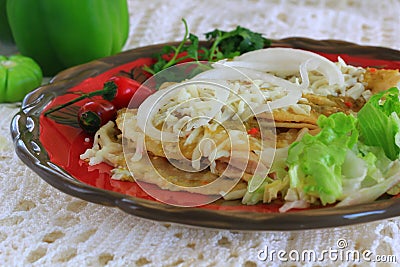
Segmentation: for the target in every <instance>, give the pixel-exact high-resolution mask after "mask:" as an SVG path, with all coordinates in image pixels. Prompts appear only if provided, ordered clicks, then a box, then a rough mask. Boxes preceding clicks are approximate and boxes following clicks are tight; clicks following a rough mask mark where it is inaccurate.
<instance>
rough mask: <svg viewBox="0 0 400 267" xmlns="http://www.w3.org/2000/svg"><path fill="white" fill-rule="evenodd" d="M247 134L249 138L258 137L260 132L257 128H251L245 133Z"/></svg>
mask: <svg viewBox="0 0 400 267" xmlns="http://www.w3.org/2000/svg"><path fill="white" fill-rule="evenodd" d="M247 133H248V134H249V135H251V136H254V137H256V136H258V135H259V134H260V130H259V129H258V128H255V127H254V128H251V129H250V130H248V131H247Z"/></svg>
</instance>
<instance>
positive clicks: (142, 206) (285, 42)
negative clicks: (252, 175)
mask: <svg viewBox="0 0 400 267" xmlns="http://www.w3.org/2000/svg"><path fill="white" fill-rule="evenodd" d="M164 45H166V44H160V45H153V46H147V47H142V48H137V49H133V50H130V51H126V52H123V53H120V54H118V55H115V56H111V57H107V58H103V59H99V60H96V61H93V62H90V63H87V64H84V65H80V66H77V67H74V68H70V69H67V70H65V71H63V72H61V73H59V74H58V75H57V76H56V77H54V79H52V80H51V82H50V83H49V84H47V85H45V86H43V87H40V88H38V89H37V90H35V91H33V92H32V93H30V94H29V95H27V96H26V98H25V99H24V101H23V103H22V108H21V111H20V112H18V114H16V115H15V117H14V119H13V121H12V125H11V132H12V136H13V139H14V142H15V148H16V152H17V154H18V156H19V157H20V158H21V160H22V161H23V162H24V163H25V164H27V165H28V166H29V167H30V168H31V169H32V170H34V171H35V172H36V173H37V174H38V175H39V176H41V177H42V178H43V179H44V180H45V181H46V182H48V183H49V184H51V185H52V186H54V187H56V188H58V189H59V190H61V191H63V192H65V193H67V194H70V195H73V196H76V197H79V198H81V199H84V200H87V201H91V202H94V203H99V204H103V205H108V206H115V207H118V208H120V209H122V210H123V211H125V212H127V213H129V214H132V215H135V216H139V217H143V218H148V219H152V220H157V221H163V222H171V223H179V224H184V225H190V226H200V227H208V228H218V229H235V230H301V229H313V228H324V227H334V226H343V225H350V224H356V223H364V222H369V221H374V220H379V219H385V218H391V217H395V216H399V215H400V197H399V196H397V197H392V198H388V197H386V198H385V197H384V198H381V199H379V200H377V201H375V202H373V203H369V204H363V205H356V206H349V207H341V208H335V207H325V208H317V209H308V210H301V211H292V212H287V213H279V212H278V208H279V204H271V205H266V204H259V205H254V206H245V205H241V204H240V202H239V201H221V200H219V201H216V202H214V203H211V204H207V205H204V206H201V207H196V208H182V207H176V206H170V205H167V204H163V203H161V202H158V201H156V200H155V199H153V198H152V197H150V196H148V195H147V194H146V193H145V192H144V191H143V190H141V188H140V187H139V186H138V185H137V184H136V183H132V182H121V181H116V180H111V179H110V169H111V167H110V166H107V165H105V164H100V165H98V166H93V167H89V166H88V165H87V164H86V163H85V162H83V161H81V160H80V159H79V155H80V154H81V153H82V152H84V151H85V149H86V148H89V147H91V145H92V144H91V141H92V138H91V137H90V136H87V135H85V134H84V133H83V132H82V131H81V130H80V129H79V127H77V125H76V122H75V121H76V119H75V114H76V109H74V107H72V108H69V109H67V110H65V111H63V112H62V113H59V114H55V117H53V118H49V117H44V116H43V110H44V109H45V108H48V107H49V106H54V105H57V104H60V103H63V102H65V101H67V100H69V99H72V98H74V97H76V93H77V92H82V91H83V92H89V91H92V90H96V89H99V88H101V86H102V83H103V82H104V81H105V80H106V79H107V78H108V77H110V76H112V75H114V74H116V73H119V74H124V75H128V76H131V77H134V78H135V79H137V80H139V81H144V80H145V79H146V78H147V77H146V76H145V75H144V74H143V72H141V68H140V67H141V66H142V65H143V64H151V63H152V59H151V55H152V54H153V53H155V52H157V51H160V49H161V48H162V47H163V46H164ZM175 45H176V44H175ZM205 45H206V44H205ZM272 45H273V46H280V47H293V48H301V49H305V50H310V51H314V52H318V53H320V54H322V55H323V56H326V57H327V58H329V59H331V60H336V59H337V57H338V56H341V57H342V58H343V59H344V60H345V61H346V62H347V63H348V64H351V65H356V66H362V67H367V66H370V67H377V68H392V69H400V51H396V50H392V49H388V48H382V47H371V46H359V45H356V44H353V43H348V42H343V41H336V40H324V41H317V40H311V39H305V38H287V39H281V40H273V44H272ZM88 138H89V139H88ZM177 194H180V193H177ZM182 194H184V193H182Z"/></svg>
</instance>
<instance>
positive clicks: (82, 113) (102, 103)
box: [78, 99, 117, 133]
mask: <svg viewBox="0 0 400 267" xmlns="http://www.w3.org/2000/svg"><path fill="white" fill-rule="evenodd" d="M116 115H117V110H116V109H115V106H114V105H113V104H112V103H111V102H110V101H107V100H104V99H98V100H96V101H89V102H87V103H85V104H84V105H83V106H82V107H81V108H80V109H79V112H78V123H79V126H80V127H81V128H82V129H83V130H84V131H85V132H87V133H95V132H96V131H97V130H98V129H100V127H101V126H103V125H104V124H106V123H107V122H108V121H110V120H112V119H115V117H116Z"/></svg>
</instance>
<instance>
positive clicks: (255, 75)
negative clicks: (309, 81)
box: [192, 64, 301, 114]
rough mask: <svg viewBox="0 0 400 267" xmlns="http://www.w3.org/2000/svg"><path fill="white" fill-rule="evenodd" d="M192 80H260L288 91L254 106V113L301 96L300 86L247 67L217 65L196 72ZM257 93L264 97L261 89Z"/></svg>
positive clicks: (278, 105) (286, 103)
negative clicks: (272, 99)
mask: <svg viewBox="0 0 400 267" xmlns="http://www.w3.org/2000/svg"><path fill="white" fill-rule="evenodd" d="M217 65H218V64H217ZM192 80H242V81H243V80H247V81H251V80H262V81H265V82H268V83H271V84H273V85H277V86H280V87H282V88H284V89H286V91H287V92H288V93H287V95H286V96H285V97H282V98H280V99H277V100H274V101H271V102H269V103H266V104H264V105H260V106H258V107H255V108H254V113H255V114H259V113H262V112H266V111H271V109H276V108H282V107H286V106H290V105H294V104H296V103H297V101H298V100H299V99H300V98H301V87H300V86H299V85H297V84H294V83H292V82H289V81H287V80H285V79H282V78H280V77H277V76H274V75H272V74H269V73H265V72H262V71H258V70H254V69H249V68H242V67H240V68H239V67H238V68H231V67H222V66H219V67H218V68H216V69H211V70H208V71H205V72H202V73H200V74H198V75H197V76H195V77H194V78H192ZM259 94H260V97H262V98H264V96H263V94H262V92H261V91H259Z"/></svg>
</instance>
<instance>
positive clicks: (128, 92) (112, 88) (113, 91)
mask: <svg viewBox="0 0 400 267" xmlns="http://www.w3.org/2000/svg"><path fill="white" fill-rule="evenodd" d="M139 89H140V90H139ZM154 92H155V90H152V89H150V88H148V87H146V86H143V85H141V84H140V83H138V82H137V81H135V80H133V79H130V78H128V77H123V76H115V77H112V78H110V79H109V80H108V81H107V82H105V83H104V87H103V89H101V90H97V91H93V92H90V93H87V94H82V95H81V96H79V97H77V98H75V99H73V100H71V101H68V102H67V103H64V104H62V105H59V106H57V107H54V108H52V109H49V110H48V111H46V112H45V113H44V115H45V116H47V115H49V114H50V113H53V112H54V111H57V110H60V109H62V108H65V107H67V106H69V105H72V104H74V103H76V102H78V101H81V100H83V99H87V98H92V97H94V96H102V97H103V99H105V100H108V101H111V102H112V103H113V104H114V106H115V107H116V108H117V109H120V108H124V107H128V104H129V102H130V101H131V99H132V102H131V103H132V104H131V106H130V107H131V108H137V107H138V106H139V105H140V104H141V103H142V102H143V101H144V100H145V99H146V98H147V97H148V96H149V95H151V94H153V93H154Z"/></svg>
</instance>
